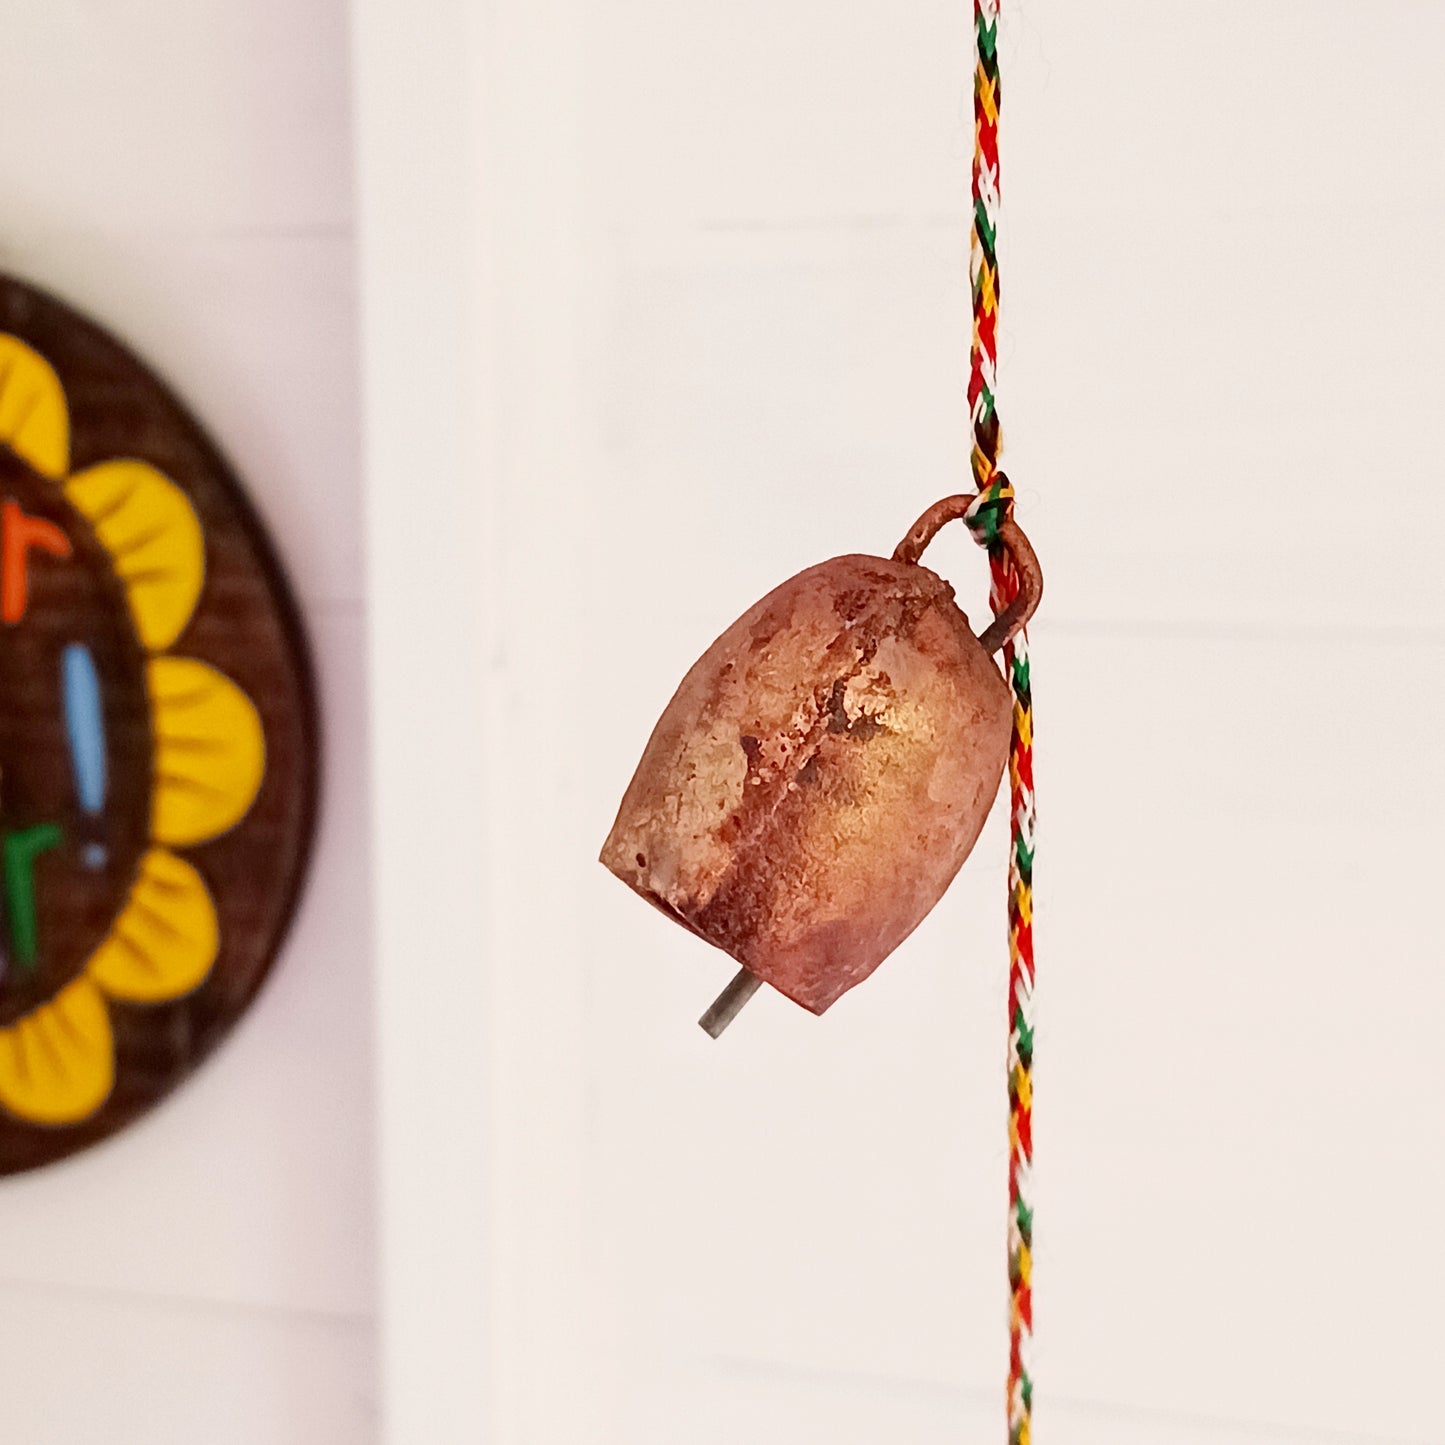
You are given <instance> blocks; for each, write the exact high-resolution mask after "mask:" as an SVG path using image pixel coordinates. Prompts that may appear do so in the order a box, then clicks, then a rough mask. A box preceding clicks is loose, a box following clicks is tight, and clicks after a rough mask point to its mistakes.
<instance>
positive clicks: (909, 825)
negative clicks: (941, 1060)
mask: <svg viewBox="0 0 1445 1445" xmlns="http://www.w3.org/2000/svg"><path fill="white" fill-rule="evenodd" d="M972 500H973V499H972V497H968V496H959V497H948V498H945V499H944V500H943V501H941V502H939V503H937V504H936V505H935V506H934V507H931V508H930V509H929V510H928V511H927V512H926V513H925V514H924V515H923V516H922V517H921V518H920V519H919V521H918V523H917V524H916V525H915V526H914V527H913V529H912V530H911V531H910V532H909V534H908V536H907V537H906V538H905V539H904V540H903V542H901V543H900V544H899V546H898V549H897V551H896V552H895V553H894V555H893V557H892V558H889V559H885V558H882V557H866V556H847V557H835V558H833V560H832V561H830V562H824V563H822V564H820V565H819V566H816V567H810V568H809V569H808V570H807V571H805V572H800V573H799V574H798V575H797V576H796V577H793V578H792V579H790V580H789V581H787V582H784V583H783V585H782V586H781V587H778V588H777V589H775V590H774V591H773V592H770V593H769V594H768V595H767V596H766V597H764V598H763V600H762V601H761V602H759V603H757V605H756V606H754V607H753V608H751V609H750V610H749V611H748V612H746V613H744V614H743V616H742V617H740V618H739V619H738V620H737V621H736V622H735V623H733V625H732V626H731V627H730V628H728V630H727V631H726V632H724V633H723V635H722V636H721V637H719V638H718V640H717V641H716V642H714V643H713V645H712V646H711V647H710V648H708V650H707V651H706V652H705V653H704V654H703V656H702V657H701V658H700V659H699V660H698V662H697V663H696V664H695V665H694V666H693V668H692V670H691V671H690V672H689V673H688V674H687V676H686V677H685V678H684V679H683V681H682V685H681V686H680V687H679V688H678V690H677V692H676V694H675V695H674V696H673V699H672V701H671V702H670V703H669V704H668V706H667V709H666V711H665V712H664V713H663V715H662V717H661V719H660V720H659V722H658V724H657V726H656V728H655V729H654V730H653V733H652V737H651V738H650V739H649V741H648V744H647V747H646V750H645V751H644V752H643V755H642V761H641V762H640V763H639V764H638V767H637V772H636V774H635V775H634V776H633V779H632V782H631V785H630V786H629V787H628V789H627V793H626V795H625V796H624V798H623V800H622V806H621V809H620V810H619V811H618V814H617V821H616V822H615V823H614V824H613V826H612V832H611V833H610V834H609V835H608V838H607V842H606V844H605V845H604V846H603V849H602V862H603V863H604V864H605V865H606V866H607V867H608V868H609V869H610V870H611V871H612V872H613V873H615V874H616V875H617V877H619V878H620V879H621V880H622V881H623V882H624V883H626V884H627V885H628V886H629V887H631V888H632V889H634V890H635V891H636V892H637V893H639V894H640V895H641V896H642V897H643V898H645V899H647V900H648V902H650V903H652V904H653V905H655V906H656V907H657V908H659V909H660V910H661V911H662V912H664V913H666V914H667V915H668V916H669V917H670V918H673V919H675V920H676V921H677V922H678V923H681V924H682V925H683V926H684V927H686V928H688V929H690V930H691V931H692V932H693V933H696V934H697V935H698V936H699V937H701V938H704V939H706V940H707V941H708V942H709V943H711V944H714V945H716V946H717V947H718V948H720V949H722V950H723V951H724V952H725V953H728V954H730V955H731V956H732V957H733V958H735V959H736V960H737V961H738V963H740V964H741V965H742V967H743V970H745V972H744V973H741V974H739V976H738V979H737V980H735V982H734V984H733V985H732V986H731V988H730V989H729V990H728V992H727V993H726V994H725V995H724V996H723V998H722V999H719V1001H718V1003H717V1004H716V1005H715V1006H714V1009H713V1010H712V1011H710V1015H709V1016H708V1017H705V1019H704V1021H703V1022H704V1027H706V1028H708V1029H709V1032H712V1033H714V1034H716V1033H717V1032H719V1031H720V1030H721V1028H722V1027H723V1026H724V1025H725V1024H726V1022H727V1021H728V1019H729V1018H730V1017H731V1016H732V1014H733V1013H735V1012H736V1009H737V1008H738V1007H741V1004H742V1003H743V1002H745V1001H746V999H747V998H748V997H749V996H750V994H751V993H752V991H753V990H754V989H756V987H757V986H758V983H759V982H760V981H761V982H764V983H769V984H771V985H772V986H773V987H774V988H776V989H777V990H779V992H781V993H784V994H786V995H787V996H788V997H789V998H791V999H792V1000H794V1002H796V1003H799V1004H801V1005H802V1006H803V1007H804V1008H807V1009H811V1010H812V1011H813V1012H814V1013H819V1014H820V1013H822V1012H823V1011H824V1010H825V1009H826V1008H828V1006H829V1005H830V1004H832V1003H834V1002H835V1001H836V1000H837V999H838V998H839V997H841V995H842V994H844V993H845V992H847V990H848V989H850V988H852V987H853V986H854V985H855V984H858V983H861V982H862V981H863V980H864V979H865V978H867V977H868V975H869V974H870V973H872V972H873V970H874V969H875V968H877V967H878V965H879V964H880V963H882V962H883V960H884V959H885V958H887V956H888V955H889V954H890V953H891V952H892V951H893V950H894V949H895V948H897V946H898V945H899V944H900V943H901V942H902V941H903V940H904V939H905V938H906V937H907V936H908V935H909V934H910V933H911V932H912V931H913V929H914V928H916V927H917V926H918V924H919V923H920V922H921V921H922V919H923V918H924V916H925V915H926V914H927V913H928V911H929V910H930V909H931V908H932V907H933V905H934V904H935V903H937V902H938V900H939V899H940V898H941V897H942V896H943V893H944V891H945V890H946V889H947V887H948V885H949V883H950V882H952V880H953V877H954V875H955V874H956V873H957V872H958V870H959V868H960V867H961V866H962V864H963V861H964V859H965V858H967V857H968V854H969V851H970V850H971V849H972V847H973V844H974V841H975V840H976V839H977V837H978V835H979V832H980V830H981V829H982V827H983V824H984V820H985V818H986V817H987V816H988V812H989V808H990V807H991V806H992V804H993V801H994V798H995V796H996V795H997V793H998V788H999V782H1000V779H1001V778H1002V776H1003V770H1004V765H1005V762H1006V760H1007V757H1008V747H1009V732H1010V726H1011V717H1010V701H1009V692H1008V687H1007V685H1006V684H1005V682H1004V679H1003V677H1002V675H1001V674H1000V672H999V668H998V666H997V664H996V663H995V662H994V660H993V658H992V657H991V656H990V654H991V653H992V652H993V651H994V650H995V649H996V648H998V647H1000V646H1002V645H1003V643H1004V642H1006V641H1007V640H1008V638H1010V637H1011V636H1012V635H1013V634H1014V632H1016V631H1017V630H1018V629H1019V628H1020V627H1022V626H1023V624H1024V623H1025V622H1026V621H1027V620H1028V618H1029V617H1030V616H1031V615H1032V613H1033V611H1034V608H1035V607H1036V606H1037V605H1038V600H1039V594H1040V591H1041V579H1040V575H1039V569H1038V563H1037V560H1036V558H1035V557H1034V554H1033V551H1032V549H1031V548H1030V547H1029V544H1028V542H1027V540H1026V539H1025V538H1024V536H1023V534H1022V533H1021V532H1020V531H1019V530H1018V528H1017V526H1016V525H1015V524H1014V523H1013V522H1012V521H1006V522H1004V523H1003V524H1002V526H1001V527H1000V530H999V539H1000V541H1001V542H1002V544H1003V545H1004V546H1005V547H1006V548H1007V549H1008V551H1009V553H1010V554H1011V555H1012V557H1013V560H1014V564H1015V567H1016V569H1017V571H1018V575H1019V578H1020V590H1019V596H1018V598H1017V599H1016V601H1015V602H1014V603H1013V604H1011V605H1010V607H1009V608H1008V609H1007V610H1006V611H1005V612H1004V613H1003V614H1002V615H1001V616H1000V617H998V618H997V619H995V620H994V622H993V623H992V625H991V626H990V627H988V628H987V629H986V630H985V631H984V633H983V634H982V636H980V637H975V636H974V634H973V631H972V629H971V628H970V627H969V623H968V619H967V618H966V617H965V616H964V614H963V613H962V611H960V610H959V608H958V606H957V604H956V603H955V601H954V594H953V588H952V587H950V586H949V585H948V583H947V582H945V581H943V579H942V578H940V577H938V576H937V575H936V574H935V573H933V572H931V571H929V569H928V568H926V567H924V566H922V565H920V563H919V561H918V558H919V555H920V554H921V552H922V551H923V548H924V547H925V546H926V545H927V543H928V541H929V540H930V539H931V538H932V536H933V534H934V533H935V532H936V531H937V530H938V528H939V527H940V526H942V525H943V524H944V523H945V522H946V521H949V520H950V519H952V518H956V517H962V516H963V515H964V513H965V511H966V510H967V507H968V504H969V503H970V502H971V501H972Z"/></svg>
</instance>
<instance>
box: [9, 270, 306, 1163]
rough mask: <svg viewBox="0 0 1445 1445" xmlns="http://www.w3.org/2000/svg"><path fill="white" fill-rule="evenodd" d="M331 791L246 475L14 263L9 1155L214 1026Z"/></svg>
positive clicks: (190, 1052) (53, 1149)
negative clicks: (319, 802) (323, 787)
mask: <svg viewBox="0 0 1445 1445" xmlns="http://www.w3.org/2000/svg"><path fill="white" fill-rule="evenodd" d="M316 788H317V744H316V720H315V706H314V700H313V693H312V687H311V676H310V670H309V667H308V663H307V653H306V646H305V639H304V637H303V634H302V631H301V627H300V624H299V621H298V618H297V613H296V608H295V606H294V604H293V602H292V600H291V597H290V594H289V592H288V591H287V588H286V584H285V581H284V579H283V577H282V575H281V572H280V570H279V568H278V566H277V563H276V558H275V556H274V554H273V552H272V550H271V548H270V545H269V544H268V542H267V540H266V536H265V534H264V532H263V531H262V529H261V525H260V523H259V522H258V521H257V519H256V517H255V514H254V513H253V512H252V511H251V509H250V507H249V506H248V504H247V502H246V500H245V497H244V496H243V495H242V493H241V490H240V487H239V486H238V485H237V482H236V480H235V478H234V477H233V476H232V475H231V472H230V471H229V469H228V468H227V466H226V464H225V462H223V461H222V459H221V457H220V456H219V455H218V454H217V452H216V449H215V448H214V447H213V446H212V445H211V443H210V442H209V441H208V440H207V438H206V437H205V435H204V434H203V433H202V432H201V430H200V429H199V428H198V427H197V425H196V423H195V422H194V421H193V420H192V419H191V417H190V416H189V415H188V414H187V413H186V411H185V409H184V408H183V407H182V406H181V404H180V403H179V402H178V401H177V400H176V399H175V397H174V396H173V395H172V394H171V393H170V391H168V390H167V388H166V387H165V386H164V385H163V384H162V383H161V382H160V381H159V380H158V379H157V378H156V377H155V376H153V375H152V374H151V372H150V371H148V370H147V369H146V368H145V367H144V366H143V365H142V364H141V363H140V362H139V361H138V360H137V359H136V358H135V357H134V356H132V355H131V354H130V353H129V352H128V351H127V350H126V349H125V348H124V347H122V346H121V345H120V344H119V343H118V342H116V341H115V340H114V339H113V338H111V337H110V336H108V335H106V333H105V332H103V331H101V330H100V329H99V328H98V327H96V326H94V325H92V324H91V323H90V322H88V321H86V320H84V319H83V318H82V317H80V316H78V315H76V314H75V313H74V312H73V311H71V310H69V309H68V308H67V307H65V306H63V305H61V304H60V303H59V302H57V301H55V300H53V299H52V298H50V297H48V296H44V295H42V294H41V293H39V292H37V291H35V290H33V289H32V288H30V287H28V286H25V285H22V284H21V283H19V282H17V281H13V280H9V279H6V278H3V277H0V1173H14V1172H16V1171H18V1170H22V1169H29V1168H33V1167H34V1166H35V1165H38V1164H44V1163H47V1162H49V1161H51V1160H53V1159H58V1158H61V1157H62V1156H64V1155H66V1154H71V1153H74V1152H75V1151H76V1150H78V1149H82V1148H84V1147H85V1146H86V1145H88V1144H92V1143H94V1142H96V1141H97V1140H99V1139H103V1138H104V1137H106V1136H107V1135H109V1134H113V1133H114V1132H115V1131H116V1130H117V1129H121V1128H124V1127H125V1125H126V1124H128V1123H129V1122H130V1121H131V1120H132V1119H134V1118H136V1116H137V1115H139V1114H141V1113H143V1112H144V1111H145V1110H146V1109H148V1108H150V1106H151V1105H152V1104H154V1103H155V1102H156V1101H157V1100H158V1099H160V1098H161V1097H163V1096H164V1095H165V1094H167V1093H169V1092H170V1090H171V1089H173V1088H174V1087H175V1086H176V1085H177V1084H178V1083H179V1082H180V1081H181V1080H182V1079H184V1078H185V1077H186V1075H188V1074H189V1073H190V1072H191V1071H192V1070H193V1069H194V1068H195V1067H196V1065H197V1064H198V1063H199V1062H200V1061H201V1060H202V1059H203V1058H205V1056H206V1055H207V1054H208V1053H210V1051H211V1050H212V1049H213V1048H214V1047H215V1046H216V1045H217V1044H218V1043H219V1042H220V1040H221V1039H222V1038H224V1037H225V1035H226V1033H227V1031H228V1030H229V1029H230V1028H231V1026H232V1024H234V1023H235V1021H236V1020H237V1018H238V1017H239V1016H240V1015H241V1014H242V1013H243V1012H244V1011H245V1009H246V1007H247V1005H249V1003H250V1002H251V1000H252V998H254V997H255V994H256V991H257V989H258V988H259V987H260V985H261V983H262V980H263V979H264V978H265V976H266V973H267V971H268V970H269V968H270V967H271V963H272V960H273V959H274V957H275V954H276V950H277V947H278V946H279V944H280V942H281V938H282V935H283V934H284V933H285V930H286V927H287V924H288V923H289V922H290V919H291V915H292V913H293V911H294V909H295V906H296V901H297V897H298V894H299V890H300V885H301V880H302V877H303V875H304V873H305V869H306V862H307V856H308V853H309V850H310V844H311V834H312V824H313V819H314V814H315V804H316Z"/></svg>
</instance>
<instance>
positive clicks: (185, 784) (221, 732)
mask: <svg viewBox="0 0 1445 1445" xmlns="http://www.w3.org/2000/svg"><path fill="white" fill-rule="evenodd" d="M147 682H148V685H149V688H150V696H151V723H152V726H153V727H154V729H155V741H156V751H155V784H154V790H153V792H152V797H151V837H152V838H153V839H154V840H155V841H156V842H157V843H168V844H171V845H173V846H175V847H185V846H186V845H187V844H190V843H203V842H204V841H205V840H206V839H207V838H214V837H215V836H216V835H217V834H218V833H224V832H225V831H226V829H227V828H230V827H234V826H235V824H237V823H238V822H240V820H241V819H242V818H243V817H245V815H246V810H247V809H248V808H249V807H250V806H251V803H252V800H253V799H254V798H255V796H256V790H257V789H258V788H259V787H260V786H261V777H262V775H263V773H264V772H265V770H266V738H265V734H264V733H263V732H262V731H261V719H260V716H259V715H258V714H257V712H256V707H255V704H254V703H253V702H252V701H251V699H250V698H249V697H247V696H246V694H245V693H244V692H242V691H241V689H240V688H239V687H237V686H236V684H235V683H234V682H232V681H231V679H230V678H229V677H227V676H226V675H225V674H224V673H221V672H217V671H216V669H215V668H214V667H211V666H210V665H209V664H207V663H204V662H197V661H196V660H195V659H194V658H191V657H153V658H152V659H151V660H150V662H149V663H148V664H147Z"/></svg>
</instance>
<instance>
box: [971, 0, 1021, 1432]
mask: <svg viewBox="0 0 1445 1445" xmlns="http://www.w3.org/2000/svg"><path fill="white" fill-rule="evenodd" d="M973 10H974V29H975V43H976V55H977V63H976V66H975V69H974V89H973V121H974V152H973V232H972V239H971V243H970V251H969V275H970V278H971V280H972V283H973V343H972V346H971V347H970V368H969V379H968V401H969V411H970V416H971V419H972V427H973V475H974V481H975V483H976V484H977V490H978V494H979V495H978V500H977V501H976V502H975V503H974V504H973V506H972V507H971V508H970V509H969V516H968V519H967V520H968V523H969V526H970V527H971V528H972V530H973V534H974V536H975V537H976V538H977V540H978V541H979V542H980V543H981V544H982V545H984V546H986V547H987V548H988V553H989V569H990V572H991V574H992V588H991V592H990V598H989V600H990V603H991V604H992V606H993V610H994V612H995V613H996V614H997V613H999V612H1001V611H1002V610H1003V609H1004V608H1005V607H1006V606H1007V605H1008V604H1009V602H1011V601H1012V600H1013V598H1014V597H1015V596H1016V595H1017V593H1018V585H1019V584H1018V578H1017V576H1015V574H1014V571H1013V567H1012V565H1011V564H1010V562H1009V559H1008V554H1007V553H1006V552H1005V551H1004V550H1003V548H1002V547H1001V546H1000V545H999V543H998V527H999V522H1000V521H1001V520H1002V519H1003V518H1004V517H1006V516H1009V515H1011V514H1012V512H1013V501H1014V492H1013V488H1012V487H1011V486H1010V485H1009V482H1008V479H1007V478H1006V477H1005V476H1004V475H1003V473H1002V472H1000V471H999V469H998V458H999V451H1000V446H1001V438H1000V434H999V424H998V413H997V410H996V408H995V403H994V387H995V383H996V378H997V371H998V305H999V281H998V255H997V250H996V247H997V241H998V207H999V162H998V115H999V103H1000V99H1001V95H1000V90H999V72H998V13H999V0H974V7H973ZM1004 669H1005V671H1006V673H1007V674H1008V679H1009V687H1010V689H1011V691H1012V693H1013V743H1012V747H1011V749H1010V754H1009V793H1010V802H1011V805H1012V808H1011V819H1012V840H1011V841H1012V847H1011V848H1010V851H1009V907H1008V911H1009V990H1008V992H1009V998H1008V1011H1009V1040H1008V1096H1009V1222H1008V1274H1009V1289H1010V1295H1011V1298H1010V1307H1009V1335H1010V1349H1009V1374H1008V1423H1009V1442H1010V1445H1029V1437H1030V1435H1031V1433H1032V1426H1033V1388H1034V1387H1033V1374H1032V1368H1031V1363H1030V1356H1031V1353H1032V1344H1033V1294H1032V1276H1033V1240H1034V1209H1033V1158H1034V1146H1033V1131H1032V1110H1033V1059H1034V938H1033V873H1034V766H1033V736H1034V726H1033V721H1034V720H1033V696H1032V693H1031V691H1030V688H1029V653H1028V638H1027V635H1026V634H1025V633H1023V632H1020V633H1019V634H1018V636H1017V637H1015V639H1014V640H1013V642H1011V643H1010V644H1008V645H1007V646H1006V647H1005V648H1004Z"/></svg>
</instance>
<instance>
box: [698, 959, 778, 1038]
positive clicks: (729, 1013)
mask: <svg viewBox="0 0 1445 1445" xmlns="http://www.w3.org/2000/svg"><path fill="white" fill-rule="evenodd" d="M762 986H763V981H762V979H760V978H759V977H758V976H757V974H755V973H749V972H748V970H747V969H745V968H740V969H738V971H737V973H736V974H735V975H734V976H733V980H732V982H731V983H730V984H728V986H727V987H726V988H725V989H723V991H722V992H721V993H720V994H718V996H717V997H716V998H715V999H714V1000H713V1001H712V1005H711V1007H710V1008H709V1009H708V1011H707V1012H706V1013H705V1014H704V1015H703V1016H702V1017H701V1018H700V1019H699V1020H698V1023H699V1025H701V1027H702V1028H703V1029H704V1030H705V1031H706V1032H707V1033H709V1034H710V1035H711V1036H712V1037H713V1038H719V1037H720V1036H721V1035H722V1031H723V1030H724V1029H725V1028H726V1027H727V1026H728V1025H729V1024H730V1023H731V1022H732V1021H733V1020H734V1019H735V1018H736V1017H737V1016H738V1014H739V1013H740V1012H741V1011H742V1007H743V1005H744V1004H745V1003H747V1001H748V1000H749V999H750V998H751V997H752V996H753V995H754V994H755V993H756V992H757V991H758V990H759V989H760V988H761V987H762Z"/></svg>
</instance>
